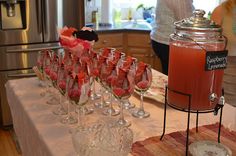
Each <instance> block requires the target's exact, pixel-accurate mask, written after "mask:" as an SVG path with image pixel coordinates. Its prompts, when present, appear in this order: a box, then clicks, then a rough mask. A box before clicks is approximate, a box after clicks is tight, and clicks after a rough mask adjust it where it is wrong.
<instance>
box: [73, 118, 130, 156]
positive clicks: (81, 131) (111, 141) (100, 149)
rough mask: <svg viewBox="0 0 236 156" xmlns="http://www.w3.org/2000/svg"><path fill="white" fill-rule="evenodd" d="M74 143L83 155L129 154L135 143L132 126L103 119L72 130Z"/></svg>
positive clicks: (124, 155)
mask: <svg viewBox="0 0 236 156" xmlns="http://www.w3.org/2000/svg"><path fill="white" fill-rule="evenodd" d="M72 143H73V146H74V148H75V151H76V153H77V154H78V155H81V156H95V155H99V156H100V155H101V156H127V155H128V154H129V152H130V150H131V146H132V143H133V132H132V130H131V129H130V128H128V127H124V126H117V124H116V122H115V121H114V120H107V119H104V120H103V119H102V120H98V121H96V122H94V123H90V124H88V125H85V126H83V127H78V128H76V129H75V130H74V131H72Z"/></svg>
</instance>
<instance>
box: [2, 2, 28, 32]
mask: <svg viewBox="0 0 236 156" xmlns="http://www.w3.org/2000/svg"><path fill="white" fill-rule="evenodd" d="M25 3H26V2H25V0H0V6H1V8H0V15H1V19H0V29H2V30H8V29H23V28H25V27H26V15H25V14H26V8H25Z"/></svg>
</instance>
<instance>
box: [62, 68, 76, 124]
mask: <svg viewBox="0 0 236 156" xmlns="http://www.w3.org/2000/svg"><path fill="white" fill-rule="evenodd" d="M66 73H67V74H66V93H65V97H66V99H67V115H66V116H64V117H62V118H61V123H63V124H75V123H77V122H78V120H77V118H76V116H75V115H74V113H73V112H74V109H72V106H73V103H72V101H71V99H70V97H69V86H71V85H72V84H73V82H74V77H73V74H72V72H71V71H67V70H66Z"/></svg>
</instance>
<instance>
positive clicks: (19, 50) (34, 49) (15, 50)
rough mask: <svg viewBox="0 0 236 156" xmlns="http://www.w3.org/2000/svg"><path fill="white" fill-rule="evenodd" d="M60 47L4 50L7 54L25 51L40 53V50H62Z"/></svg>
mask: <svg viewBox="0 0 236 156" xmlns="http://www.w3.org/2000/svg"><path fill="white" fill-rule="evenodd" d="M62 48H63V47H61V46H52V47H42V48H28V49H13V50H10V49H9V50H8V49H7V50H6V52H7V53H16V52H27V51H41V50H55V49H62Z"/></svg>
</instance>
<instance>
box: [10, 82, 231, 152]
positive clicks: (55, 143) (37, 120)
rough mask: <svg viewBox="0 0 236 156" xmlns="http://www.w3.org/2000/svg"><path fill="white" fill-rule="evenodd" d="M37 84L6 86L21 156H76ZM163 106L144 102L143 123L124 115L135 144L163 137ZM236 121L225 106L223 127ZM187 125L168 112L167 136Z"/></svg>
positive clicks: (204, 120) (206, 117) (209, 117)
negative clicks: (145, 113)
mask: <svg viewBox="0 0 236 156" xmlns="http://www.w3.org/2000/svg"><path fill="white" fill-rule="evenodd" d="M38 84H39V82H38V80H37V78H24V79H19V80H10V81H8V82H7V84H6V89H7V98H8V102H9V105H10V109H11V113H12V117H13V124H14V129H15V132H16V135H17V136H18V139H19V143H20V146H21V149H22V154H23V156H73V155H76V153H75V150H74V148H73V145H72V140H71V134H70V133H69V129H70V128H71V127H70V126H69V125H63V124H61V123H60V122H59V120H60V116H56V115H54V114H52V109H53V108H55V106H51V105H47V104H46V100H47V99H46V98H42V97H41V96H40V92H41V91H42V89H41V88H40V87H39V85H38ZM130 101H131V102H132V103H134V104H136V106H139V99H138V98H137V96H132V97H131V98H130ZM163 106H164V105H163V104H161V103H159V102H155V101H152V100H148V99H145V103H144V108H145V110H147V111H148V112H150V113H151V116H150V117H149V118H146V119H137V118H134V117H132V116H131V115H130V113H129V112H128V111H125V118H126V119H127V120H129V121H131V123H132V125H131V129H132V130H133V132H134V141H137V140H143V139H145V138H148V137H151V136H157V135H161V134H162V129H163ZM101 117H104V116H103V115H101V112H99V111H96V112H95V113H93V114H91V115H88V116H86V118H87V119H88V120H92V119H95V118H96V119H97V118H101ZM195 117H196V115H195V114H191V122H190V123H191V124H190V128H192V127H194V126H195V121H196V118H195ZM235 117H236V109H235V107H232V106H230V105H228V104H226V105H225V107H224V112H223V125H224V126H226V127H228V128H230V129H233V130H236V121H235V120H236V119H235ZM116 118H117V117H116ZM87 119H86V120H87ZM217 121H219V115H218V116H214V115H213V113H206V114H200V115H199V126H200V125H205V124H211V123H215V122H217ZM186 125H187V113H185V112H180V111H177V110H174V109H171V108H168V109H167V122H166V134H167V133H170V132H174V131H179V130H185V129H186ZM216 139H217V138H216Z"/></svg>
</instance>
